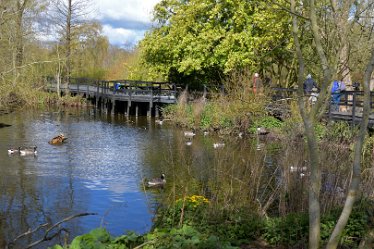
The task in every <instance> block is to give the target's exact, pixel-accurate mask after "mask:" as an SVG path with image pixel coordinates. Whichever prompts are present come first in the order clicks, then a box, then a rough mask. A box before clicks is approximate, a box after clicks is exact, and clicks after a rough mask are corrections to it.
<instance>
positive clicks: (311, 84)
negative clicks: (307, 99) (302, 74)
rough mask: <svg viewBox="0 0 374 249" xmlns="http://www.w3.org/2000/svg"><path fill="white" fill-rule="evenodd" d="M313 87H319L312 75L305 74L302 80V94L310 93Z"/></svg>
mask: <svg viewBox="0 0 374 249" xmlns="http://www.w3.org/2000/svg"><path fill="white" fill-rule="evenodd" d="M313 88H317V89H318V90H319V87H318V86H317V84H316V82H315V81H314V80H313V78H312V75H310V74H308V75H307V76H306V80H305V81H304V94H306V95H310V94H311V93H312V91H313Z"/></svg>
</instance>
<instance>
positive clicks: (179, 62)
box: [140, 0, 292, 84]
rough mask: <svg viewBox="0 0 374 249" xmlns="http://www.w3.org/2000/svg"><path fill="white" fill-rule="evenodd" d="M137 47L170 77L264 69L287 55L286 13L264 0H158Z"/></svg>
mask: <svg viewBox="0 0 374 249" xmlns="http://www.w3.org/2000/svg"><path fill="white" fill-rule="evenodd" d="M154 19H155V21H156V23H157V25H156V26H155V27H154V28H153V29H152V30H151V31H150V32H148V33H147V34H146V37H145V39H144V40H143V41H142V42H141V45H140V48H141V50H142V53H143V60H144V62H145V63H146V64H147V66H149V67H151V68H152V69H153V70H155V71H157V72H159V73H161V74H162V75H164V76H165V77H166V78H167V79H169V80H171V81H177V82H180V83H184V84H187V83H189V84H206V83H219V82H221V81H222V79H223V78H224V76H225V75H228V74H229V73H230V72H233V71H235V70H242V69H248V70H250V71H253V72H254V71H260V72H261V73H262V74H266V73H267V72H268V71H271V70H272V66H273V65H274V64H276V65H277V66H278V67H281V66H286V62H287V61H289V59H290V58H291V57H292V52H291V51H290V48H291V47H292V38H291V35H290V32H289V29H290V16H289V15H288V13H286V12H284V11H282V10H280V9H279V7H278V6H276V5H274V4H272V3H270V2H268V1H240V0H222V1H215V0H202V1H201V0H191V1H185V0H163V1H161V2H160V3H159V4H158V5H157V6H156V7H155V10H154Z"/></svg>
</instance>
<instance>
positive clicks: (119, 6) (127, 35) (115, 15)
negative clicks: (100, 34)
mask: <svg viewBox="0 0 374 249" xmlns="http://www.w3.org/2000/svg"><path fill="white" fill-rule="evenodd" d="M158 2H160V0H93V3H94V4H95V6H96V9H97V12H96V13H95V19H97V20H98V21H100V22H101V23H102V25H103V27H104V34H105V35H106V36H108V38H109V41H110V43H112V44H116V45H123V44H127V45H129V44H131V45H135V44H136V43H137V42H138V41H139V40H140V39H142V38H143V36H144V32H145V31H146V30H147V29H148V28H149V27H150V26H151V19H152V15H151V13H152V10H153V7H154V6H155V5H156V4H157V3H158Z"/></svg>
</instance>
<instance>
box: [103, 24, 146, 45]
mask: <svg viewBox="0 0 374 249" xmlns="http://www.w3.org/2000/svg"><path fill="white" fill-rule="evenodd" d="M103 32H104V35H106V36H107V37H108V38H109V41H110V43H112V44H115V45H118V46H126V47H127V46H133V45H135V44H136V43H138V42H139V41H140V40H141V39H142V38H143V37H144V32H143V31H142V30H140V31H139V30H131V29H124V28H113V27H112V26H110V25H104V26H103Z"/></svg>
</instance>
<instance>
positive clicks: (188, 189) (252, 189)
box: [0, 109, 348, 248]
mask: <svg viewBox="0 0 374 249" xmlns="http://www.w3.org/2000/svg"><path fill="white" fill-rule="evenodd" d="M0 123H4V124H9V125H11V126H9V127H4V128H0V187H1V192H0V193H1V199H0V248H4V246H5V244H6V243H7V242H9V241H11V240H12V239H14V238H15V237H17V236H18V235H20V234H22V233H24V232H26V231H27V230H28V229H35V228H37V227H38V226H40V224H45V223H49V224H55V223H57V222H58V221H61V220H63V219H64V218H66V217H69V216H71V215H76V214H80V213H85V212H94V213H97V215H93V216H85V217H80V218H76V219H73V220H70V221H68V222H66V223H63V225H62V227H64V228H66V229H67V230H68V231H69V232H70V236H69V238H70V239H72V238H73V237H75V236H77V235H80V234H83V233H87V232H89V231H90V230H92V229H94V228H97V227H100V226H102V227H105V228H106V229H107V230H108V231H109V232H110V233H111V234H112V235H114V236H118V235H121V234H124V233H125V232H126V231H127V230H132V231H135V232H137V233H145V232H147V231H149V230H150V228H151V226H152V218H153V214H154V210H155V208H156V205H157V203H158V201H157V200H158V199H159V198H161V197H162V196H167V197H168V198H169V199H170V198H171V200H172V201H173V199H174V200H175V199H176V198H180V196H181V195H185V194H194V193H200V194H204V195H206V196H207V197H208V198H210V199H212V200H214V199H216V200H218V199H220V200H222V199H223V200H226V199H225V198H231V199H227V201H231V200H234V199H235V198H239V199H242V200H244V201H248V202H249V203H250V202H252V201H254V202H255V203H261V205H262V206H265V205H266V204H267V203H269V200H272V199H273V198H272V195H271V194H272V193H273V190H274V189H280V190H281V191H283V192H284V193H283V192H282V193H283V194H281V195H280V196H286V195H287V196H289V198H288V199H287V203H286V200H285V199H284V200H283V199H280V201H279V203H280V204H279V207H277V206H276V205H277V204H276V203H277V202H274V204H272V206H271V207H272V208H273V209H274V210H278V209H279V210H281V209H288V210H291V211H292V210H299V211H300V210H301V211H303V210H305V207H306V205H305V203H306V200H307V188H306V186H308V185H307V181H308V180H307V179H308V177H307V172H305V174H306V176H305V177H301V176H300V175H299V173H300V172H292V171H291V170H290V167H291V166H298V167H301V166H307V163H306V159H307V157H306V155H305V153H304V151H303V146H300V145H299V144H292V143H291V144H289V145H285V146H283V147H282V149H281V150H279V144H278V143H269V142H266V143H263V141H260V140H259V138H258V137H257V138H251V137H246V138H245V139H239V138H235V137H232V136H220V137H219V136H213V135H211V134H210V135H208V136H203V135H202V134H198V135H196V137H194V138H193V144H192V145H189V144H188V143H187V142H188V140H186V138H185V137H184V136H183V129H178V128H173V127H170V126H168V125H167V124H166V125H165V124H164V125H163V126H159V125H157V124H155V122H154V120H152V119H147V118H140V117H139V118H138V119H135V118H126V117H124V116H112V115H107V114H100V113H96V112H95V111H94V110H90V109H84V110H77V109H69V110H57V111H56V110H49V111H35V110H24V111H20V112H14V113H10V114H6V115H1V116H0ZM59 133H64V134H65V136H66V137H68V140H67V142H66V143H65V144H63V145H60V146H53V145H50V144H48V141H49V140H50V139H51V138H52V137H54V136H56V135H57V134H59ZM228 137H230V138H228ZM218 142H224V143H225V146H224V148H221V149H214V148H213V143H218ZM22 145H26V146H27V145H36V146H38V155H37V156H35V157H34V156H25V157H21V156H19V155H8V153H7V149H8V148H9V147H10V146H22ZM280 151H281V152H280ZM328 155H330V154H328ZM331 156H334V154H331ZM344 160H345V161H348V160H346V159H344ZM331 162H335V161H334V160H331V159H329V158H327V159H326V163H324V165H325V166H326V169H324V175H325V176H329V177H324V178H323V179H325V178H326V179H330V178H331V179H332V181H331V182H330V183H331V184H330V183H329V184H330V185H333V186H340V187H341V188H344V185H343V184H341V182H346V181H341V182H339V179H338V177H336V176H337V175H336V174H335V173H334V172H333V173H332V174H327V170H334V168H333V165H336V163H333V164H332V163H331ZM339 165H340V164H339ZM341 165H343V164H341ZM347 168H348V167H347ZM163 172H164V173H166V176H167V186H166V188H165V190H163V191H159V190H157V191H149V190H147V191H144V188H143V185H142V184H141V183H142V179H143V178H144V177H148V178H150V177H155V176H156V177H158V176H159V175H160V174H161V173H163ZM330 176H333V177H330ZM344 179H345V178H342V180H344ZM325 185H326V184H324V186H325ZM233 189H237V190H238V191H239V192H237V193H234V192H230V191H232V190H233ZM292 191H294V192H292ZM288 193H293V194H288ZM163 194H164V195H163ZM330 194H331V193H330ZM230 196H231V197H230ZM280 198H281V197H280ZM326 199H328V200H331V197H330V195H326ZM282 201H283V202H282ZM283 204H284V205H283ZM331 205H332V204H331ZM44 231H45V230H43V229H41V230H40V231H39V232H35V233H33V235H32V236H26V237H25V238H23V239H21V240H19V241H18V242H17V244H16V246H15V248H23V247H24V246H25V245H27V244H30V243H31V242H33V241H35V240H39V239H40V238H42V236H43V235H44ZM52 234H53V233H52ZM55 243H63V241H60V240H59V239H55V240H53V241H51V242H48V243H43V244H40V245H39V246H37V247H35V248H47V247H48V245H53V244H55Z"/></svg>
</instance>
